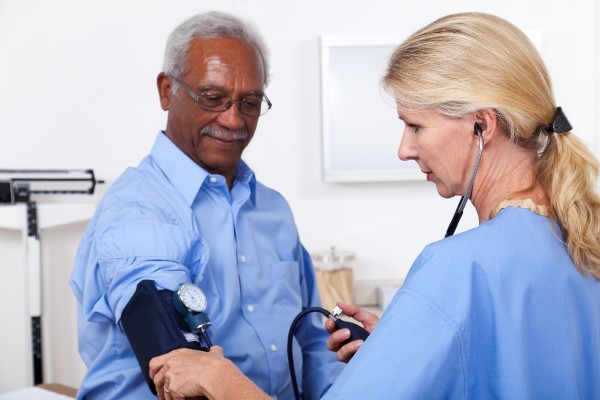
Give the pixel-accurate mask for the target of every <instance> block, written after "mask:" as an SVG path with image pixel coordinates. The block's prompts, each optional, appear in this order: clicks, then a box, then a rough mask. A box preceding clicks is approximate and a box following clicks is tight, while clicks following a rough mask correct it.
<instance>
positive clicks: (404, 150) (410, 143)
mask: <svg viewBox="0 0 600 400" xmlns="http://www.w3.org/2000/svg"><path fill="white" fill-rule="evenodd" d="M398 158H400V159H401V160H402V161H408V160H415V159H416V158H417V147H416V144H415V140H414V135H413V134H412V133H411V132H406V130H405V131H404V133H403V134H402V139H401V140H400V147H398Z"/></svg>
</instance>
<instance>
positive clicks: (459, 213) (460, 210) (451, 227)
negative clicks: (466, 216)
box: [444, 122, 483, 237]
mask: <svg viewBox="0 0 600 400" xmlns="http://www.w3.org/2000/svg"><path fill="white" fill-rule="evenodd" d="M473 133H475V134H476V135H477V137H479V152H478V153H477V160H476V161H475V167H473V173H472V174H471V180H470V181H469V186H467V191H466V193H465V195H464V196H462V197H461V198H460V202H459V203H458V207H457V208H456V211H455V212H454V216H453V217H452V221H450V225H448V229H447V230H446V236H444V237H448V236H452V235H454V231H455V230H456V227H457V226H458V222H459V221H460V219H461V217H462V215H463V210H464V209H465V206H466V205H467V201H468V200H469V198H470V197H471V190H473V181H474V180H475V175H477V170H478V169H479V161H481V155H482V154H483V129H481V125H479V122H475V128H474V132H473Z"/></svg>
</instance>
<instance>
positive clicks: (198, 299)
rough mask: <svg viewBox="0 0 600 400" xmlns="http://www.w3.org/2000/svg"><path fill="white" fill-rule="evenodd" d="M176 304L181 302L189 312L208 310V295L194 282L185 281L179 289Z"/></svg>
mask: <svg viewBox="0 0 600 400" xmlns="http://www.w3.org/2000/svg"><path fill="white" fill-rule="evenodd" d="M174 300H176V301H175V305H176V306H177V303H178V302H179V303H180V305H181V306H183V307H185V309H186V311H187V312H197V313H199V312H203V311H204V310H206V305H207V302H206V296H205V295H204V292H202V289H200V288H199V287H198V286H196V285H194V284H193V283H184V284H182V285H181V286H180V287H179V290H177V293H176V298H175V299H174ZM177 300H178V301H177ZM180 311H182V310H180Z"/></svg>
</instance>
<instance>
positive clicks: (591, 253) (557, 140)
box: [382, 13, 600, 279]
mask: <svg viewBox="0 0 600 400" xmlns="http://www.w3.org/2000/svg"><path fill="white" fill-rule="evenodd" d="M382 83H383V85H384V87H385V88H386V89H387V90H388V91H389V92H391V93H392V94H393V96H394V97H395V99H396V101H397V103H398V104H399V105H401V106H402V107H404V108H407V109H412V110H418V109H433V110H435V111H437V112H440V113H441V114H443V115H446V116H449V117H463V116H466V115H468V114H471V113H473V112H476V111H478V110H482V109H493V110H494V111H495V112H496V115H497V117H498V120H499V123H500V124H501V126H502V127H503V128H504V129H505V130H506V132H508V134H509V135H510V138H511V140H512V141H513V142H514V143H516V144H517V145H519V146H521V147H523V148H525V149H528V150H530V151H532V152H534V154H535V155H536V157H535V163H534V170H535V179H536V180H537V181H536V182H533V183H532V186H533V185H534V184H536V183H539V184H540V185H541V187H542V188H543V190H544V191H545V194H546V196H547V197H548V199H549V202H550V207H549V208H550V217H551V218H553V219H555V220H556V221H557V223H558V226H559V227H560V230H561V233H562V236H563V239H564V240H565V242H566V245H567V249H568V251H569V254H570V255H571V259H572V260H573V262H574V264H575V265H576V266H577V268H578V269H579V270H580V271H581V272H583V273H586V272H589V273H591V274H593V275H594V276H595V277H596V278H598V279H600V197H599V196H598V194H597V193H596V192H595V184H596V179H597V177H598V168H599V166H598V160H596V159H595V157H594V156H593V155H592V154H591V152H590V151H589V150H588V149H587V148H586V146H585V145H584V144H583V143H582V142H581V141H580V140H579V139H578V138H577V137H576V136H575V135H573V134H572V133H570V132H564V133H551V134H550V133H548V132H547V131H546V127H547V126H548V125H549V124H550V123H551V122H552V120H553V119H554V114H555V112H556V104H555V102H554V97H553V94H552V87H551V81H550V76H549V75H548V72H547V70H546V67H545V66H544V63H543V61H542V59H541V57H540V55H539V53H538V52H537V50H536V49H535V47H534V46H533V44H532V43H531V41H530V40H529V39H528V37H527V36H526V35H525V34H524V33H523V32H522V31H521V30H519V29H518V28H517V27H515V26H514V25H512V24H511V23H509V22H508V21H506V20H504V19H502V18H499V17H496V16H493V15H489V14H483V13H462V14H454V15H449V16H446V17H443V18H440V19H438V20H436V21H434V22H433V23H431V24H429V25H427V26H425V27H424V28H422V29H420V30H419V31H417V32H416V33H414V34H413V35H412V36H410V37H409V38H408V39H407V40H406V41H405V42H403V43H402V44H401V45H400V46H399V47H398V48H397V49H396V50H395V51H394V53H393V54H392V56H391V59H390V61H389V65H388V68H387V71H386V74H385V76H384V77H383V80H382Z"/></svg>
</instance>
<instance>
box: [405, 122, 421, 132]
mask: <svg viewBox="0 0 600 400" xmlns="http://www.w3.org/2000/svg"><path fill="white" fill-rule="evenodd" d="M406 126H407V127H409V128H410V129H412V130H414V131H415V133H419V129H420V128H421V127H420V126H419V125H416V124H409V123H407V124H406Z"/></svg>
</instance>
